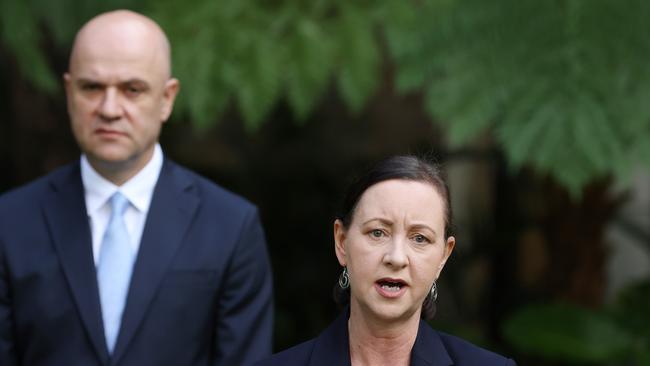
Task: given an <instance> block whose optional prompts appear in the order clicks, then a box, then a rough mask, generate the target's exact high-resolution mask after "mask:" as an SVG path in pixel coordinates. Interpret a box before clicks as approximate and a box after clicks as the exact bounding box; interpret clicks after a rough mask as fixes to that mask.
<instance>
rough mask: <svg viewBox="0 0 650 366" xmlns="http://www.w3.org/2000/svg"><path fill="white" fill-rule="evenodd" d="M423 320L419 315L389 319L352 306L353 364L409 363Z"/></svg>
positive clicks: (386, 365) (387, 365)
mask: <svg viewBox="0 0 650 366" xmlns="http://www.w3.org/2000/svg"><path fill="white" fill-rule="evenodd" d="M356 310H360V309H356ZM419 323H420V317H419V314H414V315H413V316H411V317H410V318H408V319H406V320H404V319H400V320H396V321H392V322H389V321H381V320H379V321H378V320H377V319H376V318H374V317H373V318H371V317H367V316H364V312H363V311H354V309H350V319H349V320H348V332H349V334H350V359H351V363H352V366H370V365H372V366H408V365H409V364H410V359H411V349H412V348H413V344H414V343H415V338H416V337H417V334H418V326H419Z"/></svg>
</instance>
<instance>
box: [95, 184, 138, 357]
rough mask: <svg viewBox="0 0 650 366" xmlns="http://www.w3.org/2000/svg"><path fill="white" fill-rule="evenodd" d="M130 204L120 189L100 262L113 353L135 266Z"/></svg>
mask: <svg viewBox="0 0 650 366" xmlns="http://www.w3.org/2000/svg"><path fill="white" fill-rule="evenodd" d="M128 206H129V201H128V200H127V199H126V197H124V196H123V195H122V194H121V193H120V192H116V193H115V194H114V195H113V197H111V218H110V220H109V221H108V226H107V227H106V232H105V233H104V238H103V240H102V246H101V248H100V250H99V263H98V265H97V283H98V285H99V298H100V301H101V305H102V318H103V321H104V335H105V336H106V345H107V347H108V352H109V353H113V349H114V348H115V342H116V341H117V335H118V333H119V331H120V325H121V323H122V313H123V311H124V304H125V303H126V295H127V293H128V291H129V283H130V282H131V271H132V270H133V260H134V255H133V250H132V248H131V244H130V243H129V233H128V232H127V230H126V225H125V223H124V218H123V215H124V211H125V210H126V208H127V207H128Z"/></svg>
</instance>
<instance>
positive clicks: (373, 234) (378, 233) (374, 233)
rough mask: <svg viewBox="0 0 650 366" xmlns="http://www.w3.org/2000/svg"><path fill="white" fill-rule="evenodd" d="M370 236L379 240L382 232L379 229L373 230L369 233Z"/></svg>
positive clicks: (382, 234)
mask: <svg viewBox="0 0 650 366" xmlns="http://www.w3.org/2000/svg"><path fill="white" fill-rule="evenodd" d="M370 235H372V237H373V238H381V237H382V236H384V232H383V231H381V230H379V229H375V230H373V231H371V232H370Z"/></svg>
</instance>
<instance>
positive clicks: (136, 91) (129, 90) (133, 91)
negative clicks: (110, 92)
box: [124, 86, 143, 96]
mask: <svg viewBox="0 0 650 366" xmlns="http://www.w3.org/2000/svg"><path fill="white" fill-rule="evenodd" d="M124 91H125V92H126V94H127V95H129V96H137V95H140V94H141V93H142V92H143V89H142V88H140V87H137V86H127V87H125V88H124Z"/></svg>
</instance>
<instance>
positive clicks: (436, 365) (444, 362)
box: [255, 311, 515, 366]
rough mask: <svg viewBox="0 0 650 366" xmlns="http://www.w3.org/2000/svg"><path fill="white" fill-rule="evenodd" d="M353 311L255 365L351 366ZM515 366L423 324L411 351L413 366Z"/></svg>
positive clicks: (345, 313) (346, 312)
mask: <svg viewBox="0 0 650 366" xmlns="http://www.w3.org/2000/svg"><path fill="white" fill-rule="evenodd" d="M348 317H349V311H344V312H343V313H342V314H341V315H340V316H339V317H338V318H337V319H336V320H335V321H334V323H332V324H331V325H330V326H329V327H328V328H327V329H325V331H323V333H321V334H320V335H319V336H318V337H317V338H314V339H312V340H309V341H307V342H305V343H302V344H299V345H297V346H295V347H292V348H289V349H288V350H285V351H283V352H280V353H278V354H275V355H273V356H272V357H271V358H269V359H267V360H264V361H261V362H259V363H257V364H255V366H349V365H350V343H349V338H348ZM449 365H456V366H515V363H514V361H512V360H509V359H507V358H505V357H502V356H499V355H497V354H496V353H492V352H490V351H486V350H484V349H482V348H479V347H477V346H475V345H473V344H471V343H469V342H467V341H464V340H462V339H460V338H457V337H454V336H450V335H447V334H444V333H442V332H437V331H435V330H433V329H431V327H430V326H429V325H428V324H427V323H426V322H424V321H420V326H419V328H418V335H417V337H416V339H415V344H414V345H413V349H412V350H411V366H449Z"/></svg>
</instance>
